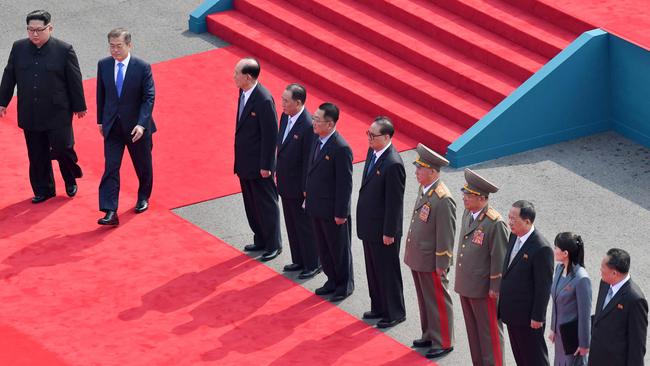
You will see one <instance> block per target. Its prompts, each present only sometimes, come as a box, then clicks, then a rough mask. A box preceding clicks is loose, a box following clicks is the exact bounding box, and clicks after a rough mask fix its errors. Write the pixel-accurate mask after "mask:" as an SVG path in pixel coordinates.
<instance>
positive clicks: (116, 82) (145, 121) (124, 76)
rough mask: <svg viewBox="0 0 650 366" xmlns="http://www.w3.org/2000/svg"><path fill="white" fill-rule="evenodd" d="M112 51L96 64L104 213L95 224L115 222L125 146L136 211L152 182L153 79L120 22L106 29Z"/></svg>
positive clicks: (143, 208)
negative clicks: (133, 52) (132, 171)
mask: <svg viewBox="0 0 650 366" xmlns="http://www.w3.org/2000/svg"><path fill="white" fill-rule="evenodd" d="M108 43H109V46H110V51H111V57H107V58H104V59H102V60H100V61H99V63H98V65H97V123H98V124H99V132H100V133H101V134H102V136H103V137H104V159H105V165H104V175H103V176H102V180H101V183H100V184H99V210H100V211H103V212H104V213H105V214H106V215H105V216H104V217H103V218H101V219H99V220H98V221H97V223H98V224H100V225H118V224H119V220H118V217H117V207H118V198H119V193H120V166H121V164H122V156H123V155H124V148H125V147H126V148H127V149H128V150H129V155H130V156H131V161H132V162H133V166H134V167H135V173H136V175H137V176H138V181H139V187H138V200H137V202H136V205H135V212H136V213H141V212H144V211H146V210H147V208H149V197H150V196H151V188H152V185H153V168H152V160H151V149H152V146H153V145H152V136H151V134H152V133H154V132H156V125H155V123H154V121H153V118H152V116H151V113H152V111H153V105H154V97H155V91H154V83H153V76H152V74H151V66H150V65H149V64H148V63H146V62H144V61H143V60H141V59H139V58H136V57H133V56H131V52H130V51H131V48H132V47H133V45H132V44H131V33H130V32H129V31H128V30H126V29H123V28H117V29H113V30H112V31H110V32H109V33H108Z"/></svg>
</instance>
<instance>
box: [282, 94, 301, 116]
mask: <svg viewBox="0 0 650 366" xmlns="http://www.w3.org/2000/svg"><path fill="white" fill-rule="evenodd" d="M301 107H302V103H300V101H299V100H293V99H292V98H291V91H290V90H285V91H284V92H282V112H284V113H286V114H288V115H290V116H294V115H295V114H296V113H298V111H300V108H301Z"/></svg>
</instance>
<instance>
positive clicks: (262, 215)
mask: <svg viewBox="0 0 650 366" xmlns="http://www.w3.org/2000/svg"><path fill="white" fill-rule="evenodd" d="M239 186H240V187H241V193H242V197H243V198H244V209H245V210H246V218H247V219H248V225H249V226H250V228H251V230H252V231H253V243H254V244H255V245H257V246H260V247H263V248H265V249H266V250H267V251H271V250H275V249H280V248H281V247H282V241H281V239H280V207H279V205H278V190H277V188H276V186H275V181H274V179H273V178H272V177H269V178H262V177H260V178H254V179H242V178H239Z"/></svg>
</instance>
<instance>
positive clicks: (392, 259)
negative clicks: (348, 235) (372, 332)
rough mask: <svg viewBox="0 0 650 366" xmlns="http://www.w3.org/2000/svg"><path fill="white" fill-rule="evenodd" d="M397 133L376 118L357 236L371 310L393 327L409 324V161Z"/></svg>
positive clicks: (373, 315) (370, 137)
mask: <svg viewBox="0 0 650 366" xmlns="http://www.w3.org/2000/svg"><path fill="white" fill-rule="evenodd" d="M394 133H395V128H394V127H393V124H392V123H391V121H390V119H389V118H388V117H384V116H379V117H377V118H375V120H374V122H373V123H372V124H371V125H370V129H369V130H368V131H367V132H366V134H367V135H368V145H370V147H369V149H368V155H367V157H366V164H365V166H364V169H363V178H362V180H361V188H360V189H359V200H358V202H357V236H358V237H359V239H361V240H362V241H363V252H364V256H365V260H366V276H367V278H368V291H369V293H370V311H367V312H365V313H364V314H363V318H364V319H381V320H380V321H379V322H378V323H377V327H378V328H388V327H392V326H394V325H396V324H399V323H401V322H403V321H404V320H405V319H406V310H405V308H404V294H403V284H402V271H401V269H400V260H399V250H400V240H401V237H402V222H403V207H404V185H405V183H406V172H405V170H404V162H403V161H402V158H401V157H400V155H399V153H398V152H397V150H396V149H395V147H394V146H393V145H392V143H391V139H392V137H393V134H394Z"/></svg>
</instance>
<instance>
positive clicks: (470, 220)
mask: <svg viewBox="0 0 650 366" xmlns="http://www.w3.org/2000/svg"><path fill="white" fill-rule="evenodd" d="M473 223H474V215H472V214H470V215H469V225H470V226H471V225H472V224H473Z"/></svg>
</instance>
